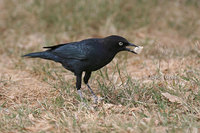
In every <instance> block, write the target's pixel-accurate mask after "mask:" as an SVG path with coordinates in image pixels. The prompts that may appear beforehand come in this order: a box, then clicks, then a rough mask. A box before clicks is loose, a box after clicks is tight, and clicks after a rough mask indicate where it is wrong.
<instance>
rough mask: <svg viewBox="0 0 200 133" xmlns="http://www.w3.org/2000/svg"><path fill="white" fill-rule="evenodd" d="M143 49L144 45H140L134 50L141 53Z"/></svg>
mask: <svg viewBox="0 0 200 133" xmlns="http://www.w3.org/2000/svg"><path fill="white" fill-rule="evenodd" d="M142 49H143V47H142V46H138V47H135V48H134V50H133V51H134V52H135V53H137V54H140V53H141V52H142Z"/></svg>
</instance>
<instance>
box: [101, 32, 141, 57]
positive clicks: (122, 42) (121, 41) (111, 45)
mask: <svg viewBox="0 0 200 133" xmlns="http://www.w3.org/2000/svg"><path fill="white" fill-rule="evenodd" d="M104 40H105V43H104V44H105V46H106V47H107V48H108V49H109V51H111V52H115V53H118V52H120V51H128V52H132V53H134V54H137V53H136V52H135V51H134V50H132V49H130V48H127V47H128V46H131V47H138V46H137V45H135V44H133V43H130V42H128V41H127V40H126V39H125V38H123V37H121V36H117V35H112V36H108V37H106V38H104Z"/></svg>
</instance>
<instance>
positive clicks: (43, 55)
mask: <svg viewBox="0 0 200 133" xmlns="http://www.w3.org/2000/svg"><path fill="white" fill-rule="evenodd" d="M22 57H29V58H42V59H47V60H53V61H56V62H59V61H60V59H59V57H57V56H56V55H53V54H52V53H50V52H48V51H44V52H35V53H29V54H25V55H23V56H22Z"/></svg>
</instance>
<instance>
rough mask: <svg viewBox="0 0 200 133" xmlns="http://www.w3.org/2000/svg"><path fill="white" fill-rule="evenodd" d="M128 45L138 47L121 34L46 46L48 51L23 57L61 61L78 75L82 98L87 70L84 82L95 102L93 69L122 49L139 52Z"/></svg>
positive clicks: (102, 64)
mask: <svg viewBox="0 0 200 133" xmlns="http://www.w3.org/2000/svg"><path fill="white" fill-rule="evenodd" d="M127 46H134V47H138V46H137V45H135V44H132V43H130V42H128V41H127V40H126V39H125V38H123V37H121V36H117V35H111V36H108V37H105V38H90V39H85V40H82V41H78V42H70V43H65V44H59V45H55V46H47V47H44V48H47V50H46V51H43V52H35V53H29V54H26V55H23V57H31V58H42V59H47V60H53V61H55V62H59V63H61V64H62V66H63V67H64V68H66V69H67V70H70V71H71V72H73V73H74V75H75V76H76V88H77V90H78V94H79V95H80V98H81V100H82V99H83V97H82V92H81V90H80V89H81V80H82V73H83V72H85V76H84V79H83V80H84V83H85V84H86V85H87V87H88V88H89V90H90V92H91V93H92V95H93V97H94V100H95V102H97V100H98V98H97V96H96V95H95V94H94V92H93V90H92V89H91V87H90V86H89V84H88V80H89V78H90V76H91V73H92V71H96V70H98V69H100V68H102V67H103V66H105V65H107V64H108V63H109V62H111V61H112V59H113V58H114V56H115V55H116V54H117V53H118V52H120V51H129V52H132V53H135V54H137V53H136V52H135V51H134V50H132V49H129V48H127Z"/></svg>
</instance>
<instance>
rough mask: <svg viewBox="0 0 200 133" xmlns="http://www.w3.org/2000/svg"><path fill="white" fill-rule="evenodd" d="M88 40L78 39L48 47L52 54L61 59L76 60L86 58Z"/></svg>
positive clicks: (88, 50)
mask: <svg viewBox="0 0 200 133" xmlns="http://www.w3.org/2000/svg"><path fill="white" fill-rule="evenodd" d="M88 43H91V42H90V41H85V40H84V41H80V42H73V43H68V44H59V45H55V46H50V47H44V48H49V51H50V52H51V53H53V54H54V55H57V56H59V57H60V58H63V59H77V60H87V59H88V54H89V52H90V50H91V49H90V48H89V47H90V45H88Z"/></svg>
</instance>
